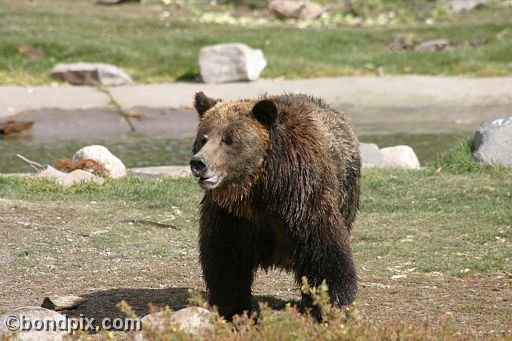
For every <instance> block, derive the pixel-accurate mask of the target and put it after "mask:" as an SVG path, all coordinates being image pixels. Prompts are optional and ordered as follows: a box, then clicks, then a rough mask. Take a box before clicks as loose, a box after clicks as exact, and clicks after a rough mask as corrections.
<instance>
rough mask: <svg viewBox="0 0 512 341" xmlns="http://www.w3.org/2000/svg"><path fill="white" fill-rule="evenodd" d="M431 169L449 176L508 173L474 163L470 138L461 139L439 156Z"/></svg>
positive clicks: (497, 167)
mask: <svg viewBox="0 0 512 341" xmlns="http://www.w3.org/2000/svg"><path fill="white" fill-rule="evenodd" d="M432 167H433V168H434V169H435V170H436V172H437V173H439V172H447V173H450V174H465V173H480V172H490V173H496V174H500V173H503V172H505V173H508V172H509V170H507V169H505V168H504V167H500V166H491V165H482V164H479V163H478V162H476V161H475V159H474V157H473V139H471V138H469V139H463V140H461V141H459V142H458V143H457V144H456V145H455V146H454V147H453V148H451V149H450V150H448V151H447V152H444V153H441V154H439V155H438V157H437V159H436V160H435V161H434V162H433V164H432Z"/></svg>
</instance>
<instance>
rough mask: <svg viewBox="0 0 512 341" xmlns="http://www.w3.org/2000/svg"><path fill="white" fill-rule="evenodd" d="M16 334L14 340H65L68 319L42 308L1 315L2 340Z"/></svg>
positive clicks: (19, 310) (24, 308)
mask: <svg viewBox="0 0 512 341" xmlns="http://www.w3.org/2000/svg"><path fill="white" fill-rule="evenodd" d="M14 332H17V335H16V338H14V340H23V341H47V340H48V341H56V340H63V339H64V337H65V336H66V335H68V333H67V324H66V317H65V316H64V315H61V314H59V313H57V312H55V311H53V310H48V309H45V308H41V307H21V308H17V309H14V310H11V311H8V312H6V313H5V314H3V315H0V338H1V336H2V334H7V335H8V334H9V333H14Z"/></svg>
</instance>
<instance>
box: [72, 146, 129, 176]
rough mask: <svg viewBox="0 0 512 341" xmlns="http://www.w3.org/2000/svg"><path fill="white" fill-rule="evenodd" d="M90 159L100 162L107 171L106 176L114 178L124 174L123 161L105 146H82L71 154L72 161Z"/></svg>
mask: <svg viewBox="0 0 512 341" xmlns="http://www.w3.org/2000/svg"><path fill="white" fill-rule="evenodd" d="M83 159H90V160H94V161H96V162H98V163H99V164H101V165H102V166H103V167H104V168H105V169H106V170H107V172H108V177H110V178H113V179H116V178H121V177H124V176H126V167H125V165H124V164H123V162H122V161H121V160H120V159H119V158H117V157H116V156H115V155H114V154H112V153H111V152H110V150H108V149H107V148H106V147H105V146H101V145H91V146H86V147H83V148H82V149H80V150H78V151H77V152H76V153H75V154H74V155H73V161H79V160H83Z"/></svg>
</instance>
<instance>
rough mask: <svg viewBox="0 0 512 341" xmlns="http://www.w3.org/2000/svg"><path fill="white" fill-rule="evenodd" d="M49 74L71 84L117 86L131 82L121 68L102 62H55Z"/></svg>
mask: <svg viewBox="0 0 512 341" xmlns="http://www.w3.org/2000/svg"><path fill="white" fill-rule="evenodd" d="M50 75H51V76H53V77H55V78H59V79H61V80H63V81H65V82H68V83H71V84H73V85H93V86H97V85H104V86H117V85H124V84H130V83H132V82H133V81H132V78H131V77H130V76H129V75H128V74H127V73H126V72H124V71H123V70H122V69H120V68H118V67H117V66H115V65H111V64H103V63H82V62H79V63H72V64H57V65H56V66H55V67H54V68H53V69H52V70H51V71H50Z"/></svg>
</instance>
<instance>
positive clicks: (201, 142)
mask: <svg viewBox="0 0 512 341" xmlns="http://www.w3.org/2000/svg"><path fill="white" fill-rule="evenodd" d="M206 142H208V135H203V136H201V138H200V139H199V143H200V144H201V145H202V146H204V145H205V144H206Z"/></svg>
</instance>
